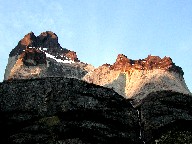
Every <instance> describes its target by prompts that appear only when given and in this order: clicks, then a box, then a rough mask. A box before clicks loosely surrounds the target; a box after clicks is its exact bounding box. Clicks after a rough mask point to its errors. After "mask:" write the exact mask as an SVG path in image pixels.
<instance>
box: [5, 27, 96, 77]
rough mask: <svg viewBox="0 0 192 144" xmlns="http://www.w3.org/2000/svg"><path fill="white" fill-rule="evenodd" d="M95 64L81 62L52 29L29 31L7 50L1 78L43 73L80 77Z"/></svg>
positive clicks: (31, 75)
mask: <svg viewBox="0 0 192 144" xmlns="http://www.w3.org/2000/svg"><path fill="white" fill-rule="evenodd" d="M93 68H94V67H93V66H92V65H90V64H87V63H83V62H80V60H79V59H78V57H77V54H76V52H74V51H71V50H68V49H66V48H62V47H61V46H60V44H59V42H58V37H57V35H56V34H55V33H53V32H51V31H46V32H43V33H41V34H40V35H39V36H35V35H34V33H33V32H30V33H28V34H26V35H25V36H24V38H23V39H21V40H20V41H19V42H18V45H17V46H16V47H15V48H14V49H12V51H11V52H10V54H9V59H8V64H7V67H6V70H5V74H4V80H9V79H30V78H42V77H59V76H63V75H65V76H67V77H75V78H78V79H81V78H82V77H84V76H85V74H86V73H88V72H89V71H90V70H92V69H93Z"/></svg>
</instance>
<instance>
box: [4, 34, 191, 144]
mask: <svg viewBox="0 0 192 144" xmlns="http://www.w3.org/2000/svg"><path fill="white" fill-rule="evenodd" d="M183 75H184V72H183V71H182V68H181V67H179V66H176V65H175V63H174V62H173V61H172V59H171V58H170V57H164V58H160V57H158V56H151V55H149V56H148V57H147V58H145V59H139V60H132V59H128V58H127V57H126V56H125V55H123V54H119V55H118V56H117V59H116V62H115V63H114V64H112V65H111V64H103V65H102V66H100V67H98V68H94V67H93V66H92V65H90V64H87V63H83V62H81V61H80V60H79V59H78V57H77V54H76V53H75V52H73V51H70V50H68V49H65V48H62V47H61V46H60V44H59V43H58V37H57V35H56V34H54V33H53V32H50V31H47V32H43V33H41V34H40V35H39V36H35V35H34V33H32V32H31V33H29V34H27V35H25V37H24V38H23V39H22V40H21V41H20V42H19V43H18V45H17V46H16V47H15V48H14V49H13V50H12V51H11V53H10V56H9V60H8V64H7V67H6V70H5V77H4V82H3V83H0V131H1V133H3V134H2V138H1V140H0V143H5V144H6V143H17V144H23V143H47V144H52V143H54V144H55V143H58V144H64V143H85V144H87V143H103V144H104V143H122V144H123V143H132V144H137V143H145V144H165V143H166V144H167V143H170V144H172V143H173V144H182V143H183V144H184V143H185V144H186V143H191V141H192V131H191V129H192V127H191V124H192V111H191V109H192V107H191V103H192V95H191V93H190V91H189V90H188V88H187V86H186V84H185V80H184V78H183ZM185 124H187V125H188V126H187V127H185V126H184V125H185Z"/></svg>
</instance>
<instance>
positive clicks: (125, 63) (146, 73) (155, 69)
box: [83, 54, 190, 106]
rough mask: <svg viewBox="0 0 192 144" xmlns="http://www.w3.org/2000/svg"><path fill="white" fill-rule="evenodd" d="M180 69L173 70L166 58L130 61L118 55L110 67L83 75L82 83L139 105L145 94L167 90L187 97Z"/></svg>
mask: <svg viewBox="0 0 192 144" xmlns="http://www.w3.org/2000/svg"><path fill="white" fill-rule="evenodd" d="M183 74H184V72H183V71H182V68H181V67H179V66H176V65H175V63H173V61H172V59H171V58H170V57H164V58H162V59H161V58H160V57H159V56H151V55H149V56H148V57H147V58H145V59H139V60H132V59H128V58H127V57H126V56H125V55H123V54H119V55H118V56H117V59H116V62H115V63H114V64H112V65H110V64H104V65H102V66H100V67H98V68H95V69H94V70H93V71H91V72H89V73H87V74H86V75H85V76H84V77H83V80H85V81H87V82H89V83H94V84H97V85H101V86H104V87H108V88H112V89H114V90H115V91H116V92H118V93H119V94H120V95H122V96H124V97H125V98H131V99H133V105H135V106H136V105H139V103H140V102H141V101H142V99H144V98H145V97H146V96H147V95H148V94H150V93H152V92H156V91H163V90H171V91H174V92H180V93H183V94H190V91H189V89H188V88H187V85H186V84H185V80H184V78H183Z"/></svg>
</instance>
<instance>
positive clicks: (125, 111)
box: [0, 78, 140, 144]
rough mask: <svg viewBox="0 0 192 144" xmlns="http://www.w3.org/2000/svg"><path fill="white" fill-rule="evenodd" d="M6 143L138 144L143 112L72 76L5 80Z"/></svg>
mask: <svg viewBox="0 0 192 144" xmlns="http://www.w3.org/2000/svg"><path fill="white" fill-rule="evenodd" d="M0 95H1V97H0V117H1V119H0V132H1V139H0V143H3V144H6V143H17V144H22V143H49V144H50V143H91V144H93V143H95V144H98V143H103V144H106V143H117V144H119V143H121V144H124V143H125V144H127V143H132V144H137V143H139V142H140V140H139V130H140V127H139V123H138V117H137V111H136V110H134V108H133V107H132V106H131V104H130V102H129V100H126V99H124V98H123V97H121V96H120V95H118V94H117V93H115V92H114V91H113V90H111V89H108V88H103V87H101V86H97V85H93V84H88V83H86V82H83V81H80V80H77V79H70V78H46V79H34V80H13V81H11V80H10V81H6V82H3V83H0Z"/></svg>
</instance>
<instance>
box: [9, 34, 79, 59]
mask: <svg viewBox="0 0 192 144" xmlns="http://www.w3.org/2000/svg"><path fill="white" fill-rule="evenodd" d="M26 47H41V48H46V49H47V50H46V51H47V52H48V53H49V54H51V55H53V56H58V55H59V56H60V55H63V56H65V57H67V58H70V59H73V60H74V61H77V62H78V61H79V60H78V58H77V55H76V52H74V51H70V50H68V49H65V48H62V47H61V46H60V44H59V42H58V37H57V35H56V34H55V33H53V32H51V31H46V32H43V33H41V34H40V35H39V36H37V37H36V36H35V35H34V33H33V32H30V33H28V34H27V35H25V36H24V38H23V39H22V40H20V41H19V43H18V45H17V46H16V47H15V48H14V49H13V50H12V51H11V52H10V54H9V57H13V56H18V55H20V54H21V53H22V52H23V50H25V49H26Z"/></svg>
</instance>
